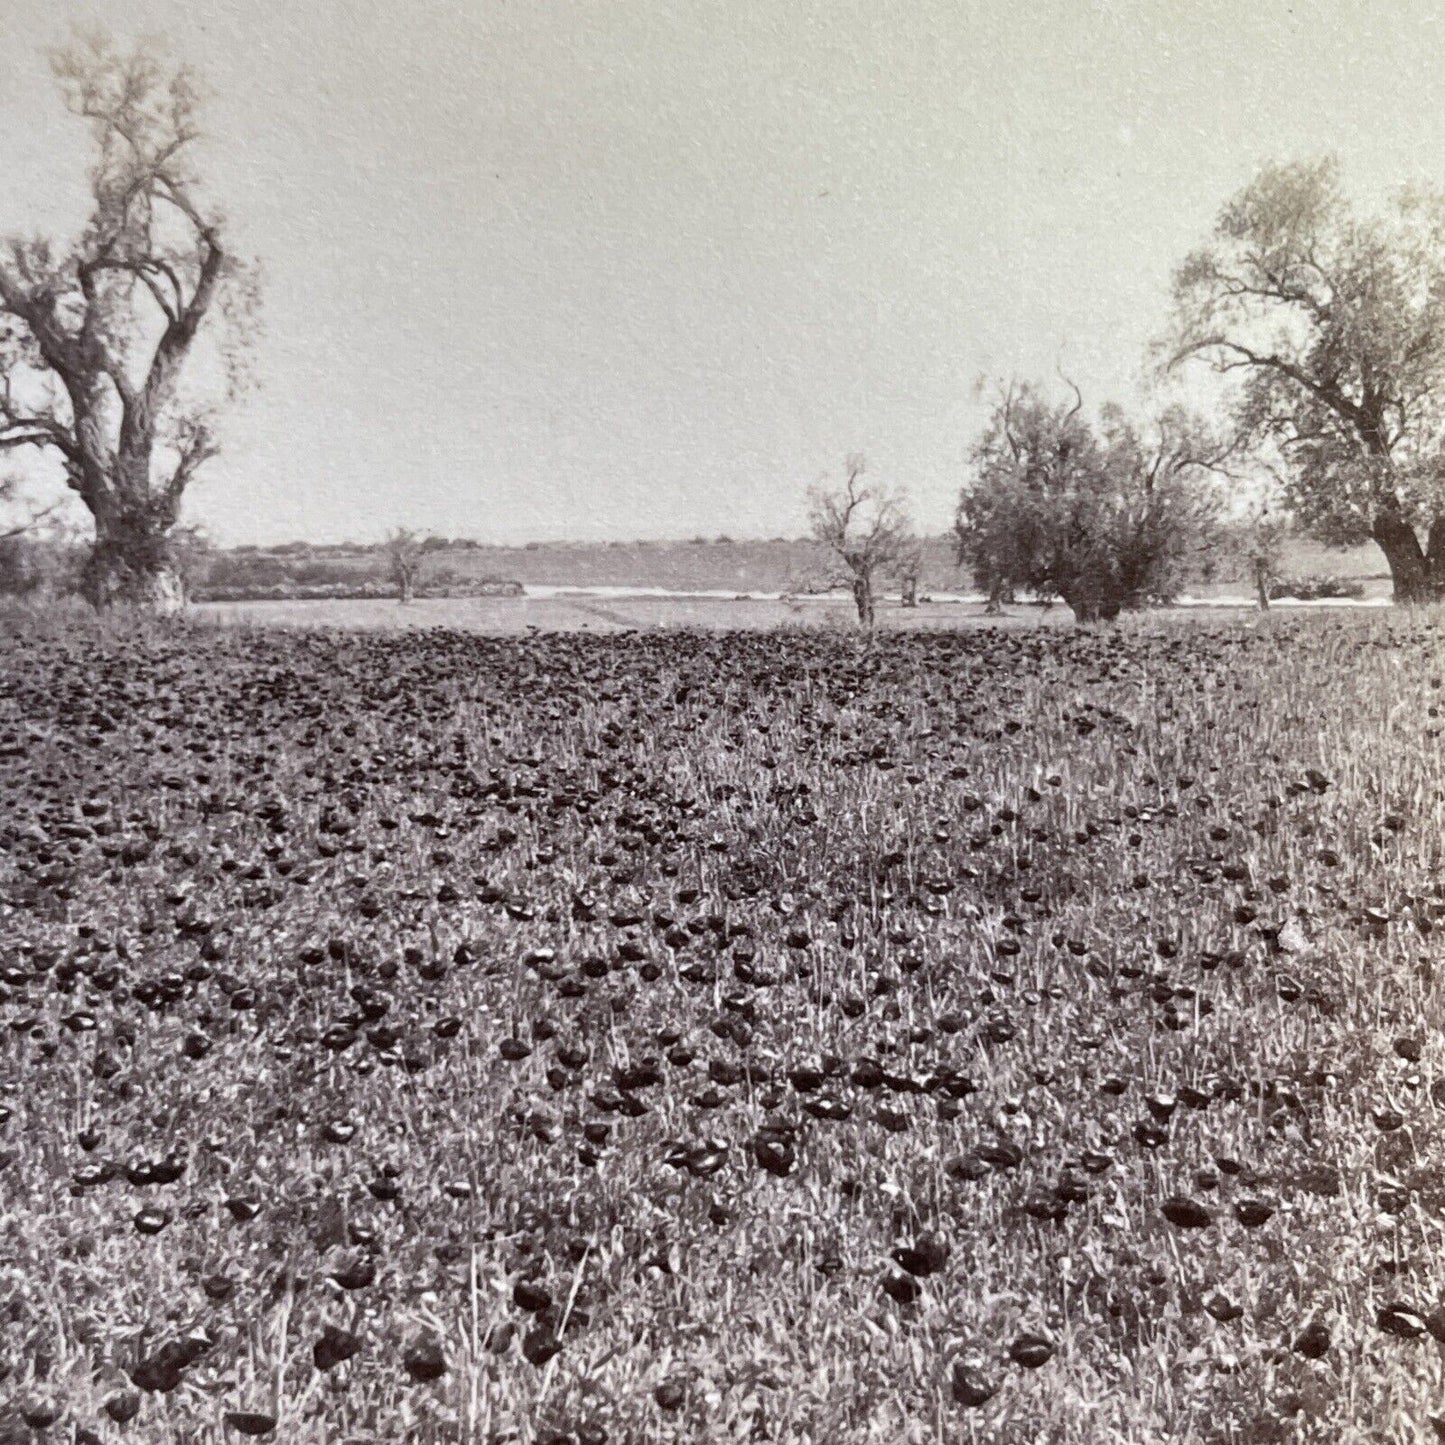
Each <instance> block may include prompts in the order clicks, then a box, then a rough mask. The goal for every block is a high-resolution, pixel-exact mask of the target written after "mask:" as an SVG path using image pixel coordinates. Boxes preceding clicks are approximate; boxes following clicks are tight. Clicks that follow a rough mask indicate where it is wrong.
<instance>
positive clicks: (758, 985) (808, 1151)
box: [0, 607, 1445, 1445]
mask: <svg viewBox="0 0 1445 1445" xmlns="http://www.w3.org/2000/svg"><path fill="white" fill-rule="evenodd" d="M389 610H390V611H391V612H393V613H394V612H396V611H398V610H401V609H396V608H394V607H393V608H391V609H389ZM601 620H602V619H599V621H601ZM0 646H3V648H4V652H5V677H6V684H5V688H4V691H3V694H0V788H3V790H4V797H5V800H6V801H5V807H4V810H3V815H0V837H3V840H4V851H3V853H0V899H3V902H0V916H3V921H4V932H3V942H0V1025H3V1027H0V1091H3V1092H0V1318H3V1319H4V1321H5V1327H4V1330H3V1332H0V1440H5V1441H7V1442H8V1441H9V1440H11V1439H14V1440H25V1441H30V1440H36V1439H57V1440H75V1441H82V1442H93V1441H95V1440H97V1439H99V1440H103V1441H111V1440H130V1441H141V1442H163V1441H164V1442H170V1441H177V1440H186V1441H194V1442H220V1441H222V1440H227V1441H229V1440H233V1439H236V1438H240V1437H242V1436H260V1435H267V1434H269V1435H272V1436H273V1437H274V1438H276V1439H279V1440H285V1441H288V1442H290V1441H295V1442H301V1445H313V1442H314V1445H321V1442H341V1441H345V1442H357V1445H360V1442H377V1445H380V1442H392V1441H398V1440H407V1441H419V1442H429V1441H448V1442H450V1441H457V1442H461V1441H467V1442H470V1441H495V1442H499V1445H500V1442H503V1441H515V1442H519V1445H532V1442H547V1445H596V1442H601V1441H607V1440H610V1441H614V1442H625V1441H638V1442H699V1441H719V1442H721V1441H758V1440H768V1441H775V1442H816V1445H824V1442H828V1445H832V1442H854V1441H860V1442H861V1441H878V1442H889V1445H896V1442H915V1441H916V1442H923V1441H943V1440H947V1441H956V1440H962V1441H999V1442H1009V1445H1013V1442H1019V1445H1025V1442H1028V1445H1032V1442H1043V1441H1048V1442H1061V1445H1069V1442H1080V1445H1082V1442H1113V1445H1147V1442H1181V1441H1183V1442H1206V1445H1215V1442H1219V1445H1224V1442H1275V1441H1278V1442H1285V1441H1311V1442H1314V1441H1318V1442H1365V1441H1370V1442H1376V1441H1390V1442H1401V1445H1403V1442H1414V1441H1421V1440H1429V1439H1431V1438H1435V1436H1436V1435H1437V1434H1438V1433H1440V1432H1441V1430H1445V1425H1434V1424H1432V1416H1434V1415H1436V1414H1437V1413H1438V1412H1440V1411H1441V1410H1442V1407H1445V1355H1442V1346H1441V1344H1440V1343H1439V1342H1440V1341H1441V1340H1442V1339H1445V1249H1442V1245H1445V1238H1442V1235H1445V1168H1442V1166H1445V1131H1442V1128H1441V1124H1442V1111H1445V1045H1442V1041H1441V1034H1440V1027H1439V1021H1440V1014H1441V994H1440V988H1441V982H1440V962H1441V960H1440V952H1441V949H1440V939H1441V936H1442V935H1441V929H1442V926H1445V887H1442V883H1441V870H1442V863H1445V760H1442V753H1441V746H1442V744H1441V730H1442V726H1445V722H1442V718H1441V716H1440V712H1441V708H1442V706H1445V703H1442V696H1445V694H1442V672H1445V666H1442V657H1445V654H1442V648H1445V629H1442V622H1441V619H1440V618H1438V617H1435V616H1431V615H1404V614H1402V615H1393V614H1385V615H1369V614H1353V615H1324V614H1310V615H1305V616H1300V615H1296V616H1288V617H1287V616H1283V615H1273V616H1270V617H1266V618H1263V619H1258V618H1255V617H1252V616H1245V617H1221V616H1218V615H1215V616H1208V617H1201V616H1198V615H1171V616H1165V617H1156V618H1136V619H1130V620H1128V621H1126V623H1125V624H1124V625H1121V626H1120V627H1118V628H1116V629H1112V630H1108V631H1093V630H1079V629H1074V628H1071V627H1064V626H1057V627H1056V626H1044V627H1039V626H1026V627H1025V626H1016V627H1013V628H1011V629H1010V628H1002V627H994V626H988V627H973V628H971V629H965V630H952V629H950V630H938V631H932V632H928V631H892V632H886V633H884V634H882V635H880V636H879V637H877V638H875V639H874V640H873V641H872V642H871V643H865V642H863V641H862V640H861V639H859V638H858V637H857V636H856V635H855V634H853V633H852V632H850V631H847V630H844V629H841V628H839V629H828V628H815V629H811V630H803V629H794V630H788V631H782V632H766V631H754V632H732V633H714V632H704V631H689V630H674V631H668V632H643V633H634V634H629V635H626V636H619V635H606V636H586V635H582V634H580V633H571V634H562V633H544V634H538V635H528V636H520V637H510V638H509V637H482V636H473V635H465V634H463V633H459V632H455V631H436V630H428V631H420V632H405V633H403V632H396V631H390V630H385V631H382V630H378V631H364V630H357V631H350V632H346V633H326V632H320V631H313V630H294V631H283V630H275V631H267V630H264V629H256V628H218V627H209V626H199V625H195V624H191V625H181V626H177V627H173V628H170V629H159V628H158V629H156V630H154V631H151V630H145V631H142V632H139V633H126V632H124V631H122V630H120V629H119V628H117V627H105V628H102V627H98V626H94V625H90V626H85V625H81V624H65V625H62V624H60V623H58V622H48V623H47V622H41V621H35V620H33V619H30V620H23V621H16V620H12V621H11V622H9V623H7V624H6V626H5V631H4V636H3V640H0Z"/></svg>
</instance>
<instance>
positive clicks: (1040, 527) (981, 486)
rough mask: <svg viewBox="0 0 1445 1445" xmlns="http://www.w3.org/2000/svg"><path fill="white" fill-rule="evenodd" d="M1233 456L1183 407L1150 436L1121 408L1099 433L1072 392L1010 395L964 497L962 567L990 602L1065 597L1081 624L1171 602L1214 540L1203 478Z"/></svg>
mask: <svg viewBox="0 0 1445 1445" xmlns="http://www.w3.org/2000/svg"><path fill="white" fill-rule="evenodd" d="M1228 452H1229V448H1228V446H1227V445H1226V444H1221V443H1220V442H1219V441H1217V440H1216V439H1215V438H1214V437H1212V436H1211V435H1210V434H1209V433H1208V431H1207V429H1206V428H1205V427H1204V426H1203V425H1202V424H1201V423H1200V422H1199V421H1198V420H1197V419H1195V418H1193V417H1191V416H1190V415H1189V414H1187V413H1186V412H1184V411H1183V410H1181V409H1178V408H1175V409H1171V410H1169V411H1166V412H1165V413H1164V414H1163V415H1162V416H1161V417H1160V418H1159V419H1158V421H1157V422H1156V423H1155V425H1154V426H1153V428H1152V430H1151V434H1149V435H1147V436H1146V435H1145V434H1143V433H1141V432H1140V430H1139V429H1138V428H1136V427H1135V426H1134V425H1133V424H1132V423H1131V422H1130V421H1129V420H1128V418H1127V417H1126V416H1125V415H1124V413H1123V412H1122V411H1121V410H1120V409H1119V408H1118V407H1115V406H1106V407H1104V408H1103V410H1102V412H1101V415H1100V418H1099V421H1098V424H1097V426H1095V425H1093V424H1091V423H1090V422H1089V420H1088V418H1087V417H1085V415H1084V411H1083V398H1082V397H1081V396H1079V395H1078V393H1077V392H1076V393H1075V397H1074V400H1073V401H1072V402H1050V401H1049V400H1048V399H1047V398H1046V397H1044V396H1043V395H1042V394H1041V393H1040V392H1039V391H1038V390H1037V389H1036V388H1034V387H1033V386H1030V385H1022V386H1012V385H1011V386H1009V387H1008V388H1006V389H1005V390H1004V391H1003V393H1002V395H1001V396H1000V398H999V400H998V402H997V404H996V405H995V407H994V409H993V412H992V415H991V417H990V420H989V424H988V426H987V428H986V429H985V431H984V433H983V435H982V436H981V438H980V439H979V441H978V443H977V445H976V446H975V447H974V450H973V455H972V458H971V472H970V476H969V479H968V481H967V482H966V483H965V485H964V487H963V489H962V491H961V493H960V496H959V504H958V512H957V516H956V518H955V523H954V527H955V533H956V536H957V542H958V555H959V560H960V561H961V562H964V563H967V564H968V565H969V566H970V567H971V568H972V570H973V573H974V578H975V580H976V582H977V584H978V585H979V586H980V587H981V588H983V589H984V590H985V591H986V592H988V594H989V596H990V598H991V599H994V600H995V601H997V599H998V598H1000V597H1001V596H1003V595H1005V594H1008V593H1012V592H1013V591H1014V590H1016V589H1018V590H1024V591H1028V592H1031V593H1033V594H1035V595H1036V596H1039V597H1044V598H1049V597H1060V598H1062V599H1063V600H1064V602H1066V603H1067V604H1068V605H1069V607H1070V608H1071V609H1072V610H1073V611H1074V613H1075V615H1076V616H1077V617H1078V618H1079V619H1080V620H1081V621H1096V620H1099V619H1105V620H1107V619H1111V618H1114V617H1117V616H1118V615H1119V613H1120V612H1121V611H1123V610H1124V609H1126V608H1132V607H1138V606H1142V605H1144V604H1146V603H1149V602H1163V601H1168V600H1170V599H1171V598H1172V597H1173V596H1175V595H1176V593H1177V592H1178V589H1179V586H1180V584H1181V582H1182V580H1183V579H1184V577H1185V575H1186V573H1187V570H1188V566H1189V564H1190V562H1191V560H1192V558H1193V557H1194V556H1195V554H1196V553H1197V552H1198V550H1199V549H1200V547H1201V546H1202V545H1203V544H1204V543H1205V542H1206V540H1207V533H1208V530H1209V527H1210V525H1211V523H1212V519H1213V517H1214V514H1215V511H1216V508H1217V498H1216V496H1215V494H1214V491H1213V489H1212V488H1211V487H1209V486H1208V485H1206V484H1205V480H1206V475H1207V473H1208V472H1209V471H1210V470H1212V469H1214V468H1217V467H1219V466H1221V465H1222V464H1223V462H1224V460H1225V458H1226V456H1227V454H1228Z"/></svg>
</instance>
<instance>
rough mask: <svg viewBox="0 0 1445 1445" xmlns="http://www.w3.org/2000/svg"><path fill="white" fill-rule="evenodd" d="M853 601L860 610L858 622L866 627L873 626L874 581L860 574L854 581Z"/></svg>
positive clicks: (864, 574) (870, 627)
mask: <svg viewBox="0 0 1445 1445" xmlns="http://www.w3.org/2000/svg"><path fill="white" fill-rule="evenodd" d="M853 601H854V603H855V605H856V606H857V608H858V621H859V622H861V623H862V624H863V626H864V627H867V628H869V629H870V630H871V629H872V626H873V579H872V578H871V577H869V576H868V575H867V574H866V573H860V574H859V575H858V576H856V577H855V578H854V579H853Z"/></svg>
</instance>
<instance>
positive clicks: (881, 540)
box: [809, 453, 912, 628]
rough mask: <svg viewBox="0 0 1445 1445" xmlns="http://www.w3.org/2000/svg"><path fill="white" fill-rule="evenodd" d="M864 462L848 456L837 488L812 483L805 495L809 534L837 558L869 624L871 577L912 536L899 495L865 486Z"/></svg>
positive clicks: (898, 556) (873, 605) (895, 558)
mask: <svg viewBox="0 0 1445 1445" xmlns="http://www.w3.org/2000/svg"><path fill="white" fill-rule="evenodd" d="M864 465H865V464H864V461H863V458H862V457H861V456H859V455H857V454H856V453H855V454H854V455H852V456H850V457H849V458H848V460H847V463H846V468H845V472H846V475H845V479H844V482H843V485H842V487H840V488H838V489H837V490H836V491H828V490H827V489H825V488H821V487H816V488H814V489H813V491H812V492H811V493H810V494H809V501H810V503H811V510H810V517H811V521H812V531H813V540H814V541H816V542H818V543H819V544H820V545H822V546H823V547H825V548H827V550H828V552H829V553H830V554H831V556H832V559H833V561H834V562H835V563H841V564H842V567H843V571H844V576H843V578H842V579H841V580H843V581H845V582H846V583H847V584H848V586H849V587H850V588H851V589H852V592H853V602H854V605H855V606H856V607H857V609H858V620H859V622H861V623H862V624H863V626H864V627H868V628H871V627H872V626H873V622H874V618H875V614H876V610H877V597H876V593H875V583H876V580H877V578H878V576H879V574H880V573H881V572H886V571H887V570H888V569H889V568H892V567H894V566H895V565H896V564H897V563H898V562H899V561H901V560H902V558H903V557H904V555H905V553H906V552H907V550H908V548H909V546H910V545H911V542H912V529H911V527H910V525H909V521H908V516H907V512H906V510H905V506H904V501H903V498H902V496H901V495H900V494H899V493H897V492H895V491H888V490H880V489H878V488H875V487H870V486H868V485H867V483H865V482H864V480H863V472H864Z"/></svg>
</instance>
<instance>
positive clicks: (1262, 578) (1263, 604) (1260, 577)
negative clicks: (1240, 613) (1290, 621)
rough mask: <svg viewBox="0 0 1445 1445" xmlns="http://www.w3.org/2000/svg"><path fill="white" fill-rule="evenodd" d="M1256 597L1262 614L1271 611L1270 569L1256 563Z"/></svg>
mask: <svg viewBox="0 0 1445 1445" xmlns="http://www.w3.org/2000/svg"><path fill="white" fill-rule="evenodd" d="M1254 595H1255V598H1256V600H1257V601H1258V602H1259V610H1260V611H1261V612H1268V611H1269V568H1268V567H1267V566H1264V565H1263V564H1261V563H1258V562H1256V563H1255V566H1254Z"/></svg>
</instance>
